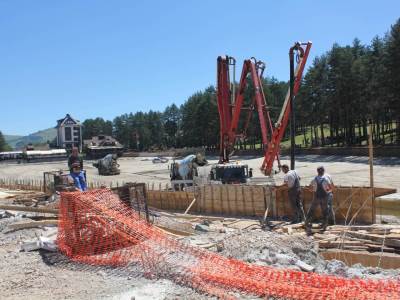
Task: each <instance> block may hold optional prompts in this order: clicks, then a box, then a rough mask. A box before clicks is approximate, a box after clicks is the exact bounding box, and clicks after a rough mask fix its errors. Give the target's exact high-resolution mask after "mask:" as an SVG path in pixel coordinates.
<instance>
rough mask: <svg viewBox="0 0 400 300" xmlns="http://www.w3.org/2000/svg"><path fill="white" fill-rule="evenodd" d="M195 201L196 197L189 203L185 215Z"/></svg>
mask: <svg viewBox="0 0 400 300" xmlns="http://www.w3.org/2000/svg"><path fill="white" fill-rule="evenodd" d="M195 202H196V198H193V201H192V202H191V203H190V204H189V206H188V208H187V209H186V210H185V212H184V214H185V215H186V214H187V213H188V212H189V210H190V209H191V208H192V206H193V204H194V203H195Z"/></svg>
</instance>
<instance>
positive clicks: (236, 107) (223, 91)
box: [217, 42, 312, 175]
mask: <svg viewBox="0 0 400 300" xmlns="http://www.w3.org/2000/svg"><path fill="white" fill-rule="evenodd" d="M311 45H312V43H311V42H308V43H299V42H298V43H295V45H294V46H293V47H291V50H290V52H291V53H292V52H293V51H296V52H297V54H298V55H297V66H296V69H295V71H294V87H293V91H292V92H293V99H294V97H295V96H296V95H297V93H298V91H299V88H300V84H301V78H302V75H303V70H304V67H305V64H306V62H307V58H308V54H309V52H310V48H311ZM235 63H236V61H235V59H234V58H233V57H230V56H219V57H218V60H217V102H218V112H219V118H220V163H226V162H229V155H230V154H231V152H232V151H233V150H234V146H235V143H236V140H237V139H238V138H245V137H246V131H247V127H248V125H249V123H250V119H251V116H252V112H253V110H254V109H255V108H256V109H257V113H258V119H259V122H260V127H261V138H262V145H263V149H264V151H265V152H264V161H263V164H262V166H261V170H262V172H263V173H264V174H265V175H271V173H272V167H273V163H274V160H275V158H276V159H277V160H278V166H279V167H280V163H279V148H280V147H279V146H280V142H281V140H282V138H283V135H284V133H285V130H286V127H287V125H288V122H289V116H290V93H289V91H288V93H287V95H286V98H285V102H284V104H283V107H282V110H281V113H280V115H279V118H278V121H277V122H276V123H275V126H273V125H272V121H271V118H270V115H269V111H268V106H267V103H266V100H265V95H264V90H263V88H262V75H263V72H264V69H265V64H264V63H263V62H261V61H257V60H256V59H255V58H251V59H247V60H245V61H244V63H243V69H242V74H241V77H240V81H239V86H238V92H237V93H236V92H235V78H233V80H232V81H231V80H230V73H231V72H230V69H231V67H232V68H233V74H234V68H235ZM233 77H234V76H233ZM248 77H250V80H251V83H252V85H253V91H254V92H253V95H252V100H251V104H250V107H243V100H244V92H245V90H246V87H247V86H248V83H249V81H248ZM242 111H247V116H246V119H245V120H244V123H243V124H244V125H243V129H242V132H241V133H239V132H238V127H239V120H240V115H241V112H242Z"/></svg>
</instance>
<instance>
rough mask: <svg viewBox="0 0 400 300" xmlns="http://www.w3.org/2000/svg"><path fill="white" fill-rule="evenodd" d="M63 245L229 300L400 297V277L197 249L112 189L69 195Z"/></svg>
mask: <svg viewBox="0 0 400 300" xmlns="http://www.w3.org/2000/svg"><path fill="white" fill-rule="evenodd" d="M58 228H59V229H58V237H57V243H58V246H59V249H60V251H61V252H62V253H64V254H65V255H66V256H68V257H69V258H70V259H72V260H73V261H77V262H81V263H87V264H91V265H96V266H100V265H107V266H115V267H118V266H130V265H132V267H139V268H140V269H141V270H142V272H143V275H144V276H146V277H151V278H167V279H171V280H173V281H174V282H176V283H178V284H180V285H184V286H188V287H191V288H193V289H195V290H197V291H199V292H202V293H206V294H209V295H213V296H216V297H218V298H221V299H237V298H240V295H241V294H249V295H255V296H259V297H267V296H271V297H277V298H284V299H337V300H340V299H368V300H369V299H400V280H363V279H348V278H340V277H335V276H330V275H322V274H316V273H304V272H300V271H294V270H287V269H276V268H273V267H266V266H258V265H254V264H249V263H245V262H243V261H240V260H236V259H231V258H227V257H224V256H221V255H218V254H216V253H214V252H211V251H208V250H205V249H201V248H197V247H193V246H190V245H188V244H186V243H184V242H181V241H178V240H176V239H175V238H173V237H171V236H168V235H166V234H165V233H164V232H163V231H161V230H160V229H158V228H157V227H155V226H152V225H151V224H149V223H147V222H146V220H144V219H142V218H140V216H139V214H138V213H137V212H136V211H135V210H134V209H132V208H131V207H129V206H128V205H127V204H126V203H125V202H123V201H121V200H120V199H119V197H118V196H117V195H115V194H114V193H113V192H112V191H111V190H109V189H96V190H90V191H87V192H83V193H82V192H65V193H62V194H61V202H60V212H59V226H58Z"/></svg>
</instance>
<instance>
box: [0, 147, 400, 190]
mask: <svg viewBox="0 0 400 300" xmlns="http://www.w3.org/2000/svg"><path fill="white" fill-rule="evenodd" d="M207 159H208V160H209V162H210V163H216V162H217V157H207ZM233 159H236V160H240V161H241V162H243V163H247V164H248V165H249V167H250V168H253V170H254V171H253V173H254V181H256V182H259V183H262V182H263V181H264V180H266V179H265V177H264V176H263V175H262V174H261V172H260V170H259V167H260V166H261V163H262V158H260V157H256V158H255V157H233ZM288 159H289V158H288V157H282V163H289V161H288ZM118 162H119V164H120V169H121V174H120V175H116V176H99V175H98V173H97V169H96V168H94V167H93V166H92V163H93V161H85V163H84V167H85V169H86V170H87V176H88V181H95V182H100V183H104V184H106V185H110V183H113V185H114V186H115V185H116V184H117V183H118V184H119V185H121V184H122V183H124V182H148V183H155V185H157V184H159V183H162V184H166V183H168V182H169V169H168V166H169V164H170V163H164V164H163V163H158V164H154V163H152V161H151V158H145V157H135V158H131V157H126V158H120V159H119V160H118ZM374 163H375V166H374V177H375V186H377V187H388V188H396V189H400V176H397V174H399V173H400V158H377V159H375V162H374ZM320 165H324V166H325V168H326V172H327V173H329V174H330V175H331V176H332V178H333V180H334V182H335V183H336V184H337V185H344V186H352V185H353V186H368V185H369V165H368V158H367V157H352V156H346V157H344V156H321V155H299V156H297V157H296V169H297V171H298V172H299V174H300V176H301V177H302V180H301V184H302V185H308V184H309V182H310V181H311V179H312V178H313V177H314V176H315V174H316V168H317V167H318V166H320ZM66 166H67V162H66V161H59V162H37V163H25V164H17V163H14V162H10V163H1V164H0V178H29V179H37V180H41V179H42V178H43V172H44V171H53V170H60V169H64V170H65V169H67V168H66ZM282 178H283V175H282V173H279V174H276V175H274V179H275V181H276V182H277V183H280V182H281V181H282Z"/></svg>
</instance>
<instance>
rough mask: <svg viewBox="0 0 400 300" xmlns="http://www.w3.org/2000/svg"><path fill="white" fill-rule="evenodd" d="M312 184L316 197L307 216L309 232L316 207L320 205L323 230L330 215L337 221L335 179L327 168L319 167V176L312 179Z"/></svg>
mask: <svg viewBox="0 0 400 300" xmlns="http://www.w3.org/2000/svg"><path fill="white" fill-rule="evenodd" d="M310 186H311V188H312V190H313V191H314V198H313V201H312V203H311V207H310V209H309V210H308V213H307V218H306V229H307V232H309V233H310V232H311V225H312V224H311V223H312V221H313V219H314V211H315V208H316V207H317V206H318V205H320V207H321V213H322V219H323V220H322V230H325V229H326V226H327V225H328V222H329V217H331V218H332V220H333V223H335V213H334V211H333V188H334V185H333V180H332V178H331V176H330V175H329V174H327V173H325V168H324V167H323V166H320V167H318V168H317V176H315V177H314V179H313V180H312V181H311V183H310Z"/></svg>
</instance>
